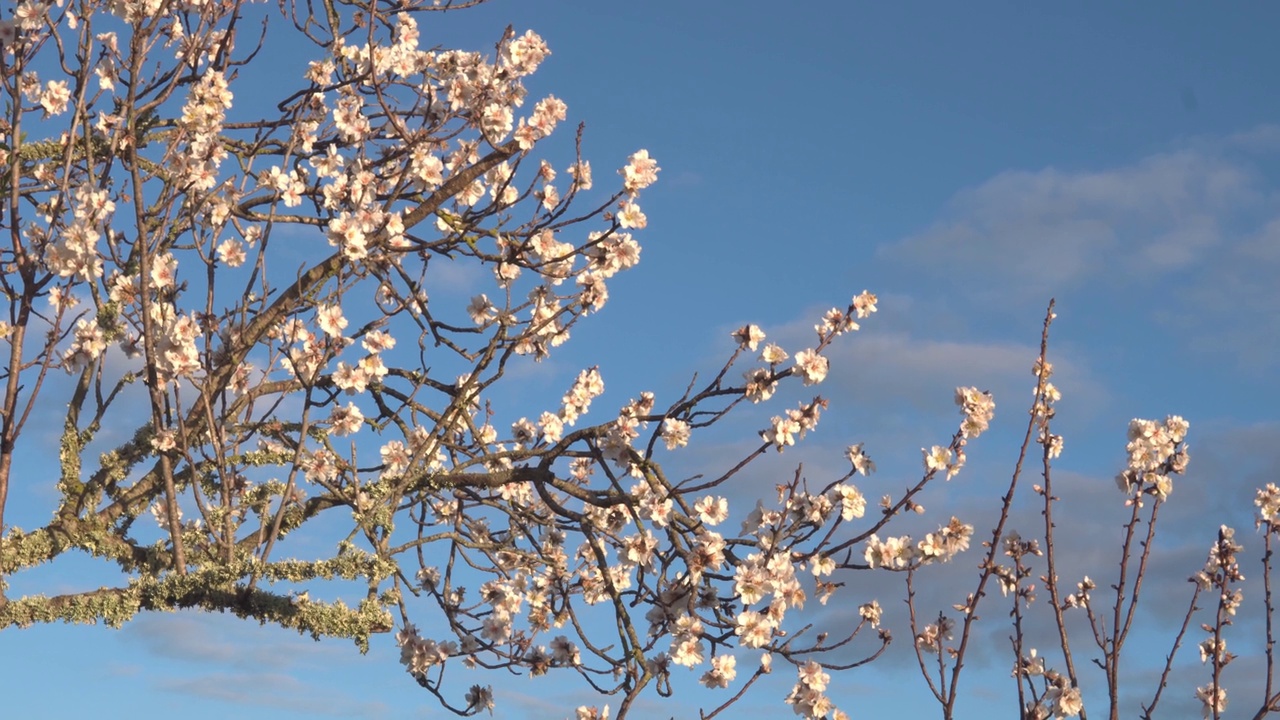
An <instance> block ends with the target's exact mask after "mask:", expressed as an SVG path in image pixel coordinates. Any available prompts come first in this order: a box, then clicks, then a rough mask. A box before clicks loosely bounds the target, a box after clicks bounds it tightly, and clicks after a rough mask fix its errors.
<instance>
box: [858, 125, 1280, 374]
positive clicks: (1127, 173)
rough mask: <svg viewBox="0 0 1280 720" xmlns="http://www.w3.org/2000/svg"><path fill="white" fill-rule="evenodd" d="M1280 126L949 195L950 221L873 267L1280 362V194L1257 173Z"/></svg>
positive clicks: (886, 250)
mask: <svg viewBox="0 0 1280 720" xmlns="http://www.w3.org/2000/svg"><path fill="white" fill-rule="evenodd" d="M1276 148H1280V127H1274V126H1261V127H1258V128H1254V129H1253V130H1250V131H1247V132H1242V133H1238V134H1236V135H1232V136H1229V137H1225V138H1218V139H1205V138H1199V139H1194V140H1192V141H1190V142H1188V143H1186V144H1185V146H1183V147H1180V148H1178V149H1175V150H1170V151H1168V152H1163V153H1158V154H1155V155H1151V156H1149V157H1146V158H1143V159H1141V160H1139V161H1137V162H1134V163H1130V164H1127V165H1120V166H1116V167H1110V168H1101V169H1091V170H1077V171H1067V170H1062V169H1059V168H1054V167H1049V168H1044V169H1041V170H1034V171H1028V170H1011V171H1007V172H1003V173H1000V174H999V175H996V176H995V177H993V178H991V179H989V180H987V181H985V182H983V183H981V184H979V185H977V186H976V187H973V188H969V189H966V190H962V191H960V192H959V193H957V194H956V195H955V196H954V197H953V198H952V200H951V202H950V203H949V205H948V207H947V208H946V211H945V214H944V217H943V218H942V219H940V220H938V221H937V222H935V223H933V224H932V225H931V226H929V227H927V228H925V229H924V230H922V231H920V232H918V233H916V234H914V235H911V236H909V237H906V238H903V239H901V240H899V241H897V242H894V243H891V244H888V245H885V246H882V247H881V249H880V255H881V257H883V258H885V259H888V260H890V261H892V262H895V263H898V264H901V265H904V266H909V267H911V268H912V269H913V270H914V271H917V272H920V273H923V274H924V275H926V276H930V277H937V278H940V280H941V281H940V282H939V283H936V284H935V285H934V287H936V289H937V290H938V292H942V293H946V294H947V295H948V296H949V297H952V298H956V297H958V298H961V299H962V301H963V302H965V303H966V304H967V306H969V307H979V308H987V309H989V310H995V311H998V310H999V309H1000V308H1003V307H1021V306H1024V305H1025V304H1026V303H1028V302H1030V301H1032V300H1036V301H1039V300H1042V299H1044V298H1046V297H1048V296H1050V295H1054V296H1057V297H1059V298H1060V299H1064V300H1066V301H1068V302H1072V303H1073V304H1075V305H1076V306H1080V305H1082V304H1085V303H1092V304H1093V305H1094V307H1109V308H1116V309H1117V310H1124V311H1126V312H1128V313H1133V314H1134V315H1133V316H1132V317H1131V318H1129V320H1128V321H1129V322H1136V323H1142V324H1146V323H1154V322H1159V323H1161V324H1163V325H1165V327H1166V329H1168V328H1173V329H1175V330H1177V335H1176V337H1178V338H1179V340H1180V342H1183V343H1185V346H1186V347H1188V348H1191V349H1197V350H1200V351H1204V352H1206V353H1215V354H1221V353H1227V354H1229V355H1230V356H1232V357H1231V360H1232V364H1235V365H1237V366H1242V367H1251V368H1253V369H1264V368H1267V367H1272V366H1274V364H1275V362H1276V360H1275V357H1276V355H1277V353H1278V352H1280V313H1276V312H1275V310H1274V308H1275V307H1276V305H1277V304H1280V283H1277V282H1276V281H1275V277H1276V275H1277V273H1280V188H1276V187H1274V185H1273V183H1271V182H1270V178H1269V176H1268V174H1267V173H1266V172H1262V170H1261V168H1262V160H1263V159H1264V158H1263V156H1264V155H1266V154H1267V153H1269V152H1271V151H1274V150H1275V149H1276Z"/></svg>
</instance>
